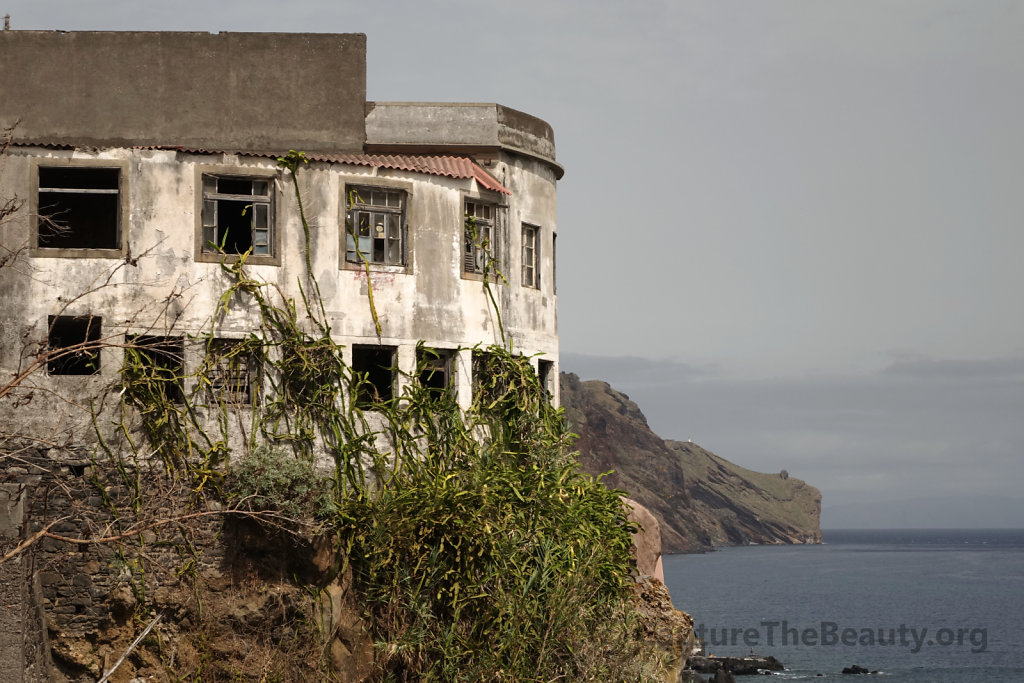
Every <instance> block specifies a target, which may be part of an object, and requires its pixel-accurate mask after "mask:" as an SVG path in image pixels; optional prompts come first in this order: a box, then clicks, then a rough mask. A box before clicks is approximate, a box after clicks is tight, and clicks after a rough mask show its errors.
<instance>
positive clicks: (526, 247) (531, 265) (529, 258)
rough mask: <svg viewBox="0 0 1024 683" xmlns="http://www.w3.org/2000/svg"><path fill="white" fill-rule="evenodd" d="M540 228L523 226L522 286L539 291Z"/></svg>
mask: <svg viewBox="0 0 1024 683" xmlns="http://www.w3.org/2000/svg"><path fill="white" fill-rule="evenodd" d="M539 237H540V228H538V227H537V226H535V225H523V286H524V287H533V288H535V289H540V241H539V239H538V238H539Z"/></svg>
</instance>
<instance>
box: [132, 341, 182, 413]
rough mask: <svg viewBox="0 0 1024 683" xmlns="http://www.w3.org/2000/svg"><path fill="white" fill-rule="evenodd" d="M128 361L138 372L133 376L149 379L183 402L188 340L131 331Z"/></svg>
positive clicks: (171, 398) (156, 387) (154, 386)
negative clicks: (186, 344)
mask: <svg viewBox="0 0 1024 683" xmlns="http://www.w3.org/2000/svg"><path fill="white" fill-rule="evenodd" d="M127 342H128V348H127V349H125V353H126V354H127V355H128V357H127V358H126V362H127V363H129V364H130V367H131V370H132V371H133V372H134V373H136V374H135V376H134V377H132V380H134V381H137V382H147V383H148V384H149V386H150V388H151V389H152V390H153V391H156V392H160V393H162V394H163V395H164V397H166V398H167V399H168V400H169V401H173V402H175V403H182V402H183V401H184V388H185V342H184V340H183V339H182V338H181V337H157V336H152V335H145V334H138V335H128V337H127Z"/></svg>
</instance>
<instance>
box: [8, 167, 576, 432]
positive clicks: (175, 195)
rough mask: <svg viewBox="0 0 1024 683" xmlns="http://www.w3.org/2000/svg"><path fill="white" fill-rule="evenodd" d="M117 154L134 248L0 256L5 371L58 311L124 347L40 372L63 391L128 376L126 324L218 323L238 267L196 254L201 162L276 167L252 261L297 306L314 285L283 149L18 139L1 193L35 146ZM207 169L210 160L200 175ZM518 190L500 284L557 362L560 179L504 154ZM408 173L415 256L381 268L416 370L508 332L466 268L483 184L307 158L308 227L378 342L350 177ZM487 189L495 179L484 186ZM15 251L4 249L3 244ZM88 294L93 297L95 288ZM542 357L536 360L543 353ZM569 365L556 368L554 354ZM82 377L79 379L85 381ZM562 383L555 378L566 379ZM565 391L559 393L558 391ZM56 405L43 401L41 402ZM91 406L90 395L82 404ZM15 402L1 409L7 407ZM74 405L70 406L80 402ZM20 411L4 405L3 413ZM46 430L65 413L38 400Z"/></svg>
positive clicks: (334, 303) (146, 329)
mask: <svg viewBox="0 0 1024 683" xmlns="http://www.w3.org/2000/svg"><path fill="white" fill-rule="evenodd" d="M33 156H35V157H44V158H49V159H61V160H67V159H104V160H112V161H124V162H127V163H128V168H129V171H128V173H129V177H128V193H129V198H130V202H129V205H130V215H129V216H128V217H127V220H124V221H123V226H124V229H125V230H126V239H127V244H128V255H127V258H62V257H61V258H46V257H30V256H28V255H27V254H26V253H24V252H23V253H22V254H20V255H19V257H18V258H17V259H16V260H14V261H13V262H12V263H8V265H7V266H5V267H3V268H0V370H2V371H3V372H4V373H5V374H7V375H8V376H9V375H10V373H12V372H17V371H18V369H19V367H24V366H25V364H26V363H27V362H30V360H31V359H30V355H31V354H30V353H28V351H29V350H30V349H28V347H26V346H25V344H27V343H30V342H32V341H33V340H34V341H39V340H43V339H45V335H46V324H47V315H53V314H58V313H59V314H63V315H86V314H91V315H100V316H102V318H103V333H104V336H105V337H109V338H110V340H111V342H112V343H114V344H115V346H114V347H111V348H106V349H104V350H103V357H102V370H101V373H100V374H99V375H97V376H91V377H66V376H64V377H47V376H46V374H45V368H44V370H43V372H41V373H36V375H35V376H34V379H33V381H34V382H35V383H36V384H38V385H39V386H40V387H42V388H43V389H44V390H45V389H53V390H54V391H55V395H57V394H65V393H66V390H67V389H68V387H76V391H77V393H80V394H81V395H83V396H85V395H89V394H91V393H95V391H96V390H99V389H100V388H101V387H102V386H104V385H106V384H111V385H112V386H113V385H114V384H116V379H117V373H118V370H119V368H120V366H121V362H122V357H121V352H120V349H118V348H117V347H116V344H117V343H120V342H121V341H123V338H124V337H123V335H124V334H125V333H150V334H173V335H178V334H187V333H200V332H204V331H206V330H209V329H210V323H211V320H212V316H213V315H214V313H215V311H216V310H217V307H218V300H219V297H220V295H221V293H222V292H223V291H224V289H225V288H226V287H227V285H228V283H229V280H228V277H227V276H226V275H225V274H224V273H223V272H222V267H221V265H220V264H219V263H204V262H199V261H197V259H196V258H195V255H196V243H195V241H196V221H197V216H196V213H197V207H198V206H199V203H198V202H197V193H201V191H202V189H201V187H200V186H198V184H197V177H198V175H197V174H198V173H200V172H201V171H202V169H204V168H209V169H214V168H215V169H217V170H223V169H225V168H231V169H237V171H238V172H239V173H240V174H244V173H247V172H254V173H255V172H260V171H266V170H272V171H275V172H276V173H277V181H276V183H275V184H276V195H275V202H276V209H275V214H276V221H275V230H276V231H277V232H278V240H279V241H278V247H279V257H280V262H279V265H249V266H248V270H249V272H250V274H251V275H252V276H253V277H254V278H256V279H260V280H264V281H266V282H268V283H271V284H272V285H274V286H276V287H278V288H279V289H280V291H281V292H282V293H283V294H284V295H285V296H286V297H289V298H292V299H294V300H296V301H297V302H300V305H301V300H300V289H299V287H300V284H299V283H300V282H301V283H302V285H303V286H309V280H308V277H307V273H306V265H305V257H304V252H305V244H304V236H303V230H302V225H301V222H300V220H299V212H298V206H297V203H296V201H295V193H294V188H293V186H292V184H291V180H290V179H289V178H288V177H287V175H286V174H285V173H284V172H280V171H277V169H276V164H275V162H274V161H273V160H272V159H264V158H254V157H245V156H241V157H238V156H233V155H226V154H214V155H198V154H188V153H184V152H176V151H171V150H144V149H122V148H117V149H104V150H98V151H77V150H76V151H71V150H50V149H42V148H27V147H23V148H14V149H12V151H11V152H10V155H9V157H8V158H7V160H6V162H5V163H4V165H3V167H2V171H3V172H2V174H0V197H10V196H15V195H17V196H19V197H23V198H25V197H27V196H28V195H29V193H30V192H31V191H32V188H31V187H29V185H30V182H29V177H30V172H29V169H30V165H31V164H30V158H31V157H33ZM197 168H198V169H199V170H198V171H197ZM489 170H490V171H491V172H492V173H493V174H494V175H495V176H496V177H497V178H498V179H499V180H500V181H502V182H503V183H504V185H505V186H506V187H507V188H509V189H510V190H511V191H512V195H511V196H509V197H500V196H498V195H497V194H492V195H488V196H489V197H492V198H494V199H499V200H501V201H506V202H507V203H508V210H507V216H506V218H507V220H506V221H505V228H506V230H507V234H506V235H505V241H506V244H505V254H506V258H505V268H504V269H505V271H506V272H505V275H506V277H507V280H508V284H507V286H506V285H504V284H501V283H492V287H494V288H495V291H496V293H497V295H498V296H497V298H498V301H499V305H500V307H501V315H502V318H503V322H504V325H505V330H506V333H507V334H508V335H509V336H510V338H511V339H512V342H513V346H514V349H515V350H517V351H520V352H522V353H525V354H528V355H534V354H543V356H542V357H544V358H546V359H549V360H552V361H555V362H557V357H558V337H557V312H556V304H557V297H556V296H555V294H554V292H553V291H552V254H551V249H550V245H551V235H552V234H553V233H554V232H555V231H556V229H557V226H556V204H555V179H554V175H553V172H552V171H551V170H550V168H549V167H548V166H545V165H544V164H542V163H539V162H537V161H533V160H530V159H527V158H525V157H518V156H516V155H512V154H503V155H502V157H501V158H500V159H496V160H495V161H494V163H492V165H491V167H490V169H489ZM347 182H348V183H357V184H364V185H373V184H374V183H375V182H390V183H399V184H400V185H401V186H403V187H405V188H406V189H407V190H408V205H407V225H408V230H407V238H408V265H407V268H406V269H405V272H395V270H399V271H401V269H393V268H392V269H376V270H373V271H372V272H371V274H370V284H371V285H372V289H373V294H374V300H375V304H376V307H377V311H378V314H379V318H380V321H381V326H382V335H381V338H380V342H381V343H383V344H386V345H392V346H396V347H398V349H399V356H398V358H399V361H400V364H401V365H402V367H403V369H404V370H407V371H411V370H412V369H413V366H414V362H415V354H414V352H413V349H414V348H415V344H416V342H417V341H418V340H423V341H424V342H426V343H427V344H428V345H430V346H436V347H443V348H456V347H462V348H466V347H472V346H474V345H476V344H490V343H495V342H497V341H499V340H500V335H499V334H498V330H497V326H496V324H495V318H494V315H493V310H492V309H491V306H490V303H489V302H488V299H487V296H486V293H485V291H484V288H483V283H482V282H481V281H480V280H472V279H464V278H463V277H462V272H461V268H462V239H463V237H462V234H463V224H464V223H463V200H464V197H465V196H466V195H467V194H470V195H473V194H480V193H481V191H480V189H479V188H477V187H476V186H475V182H474V181H472V180H463V179H453V178H447V177H440V176H432V175H426V174H418V173H411V172H402V171H387V170H380V171H379V172H378V171H376V170H375V169H372V168H368V167H360V166H346V165H330V164H325V163H310V164H309V165H308V166H304V167H302V168H301V170H300V171H299V183H300V188H301V190H302V195H303V202H304V206H305V211H306V216H307V219H308V222H309V224H310V232H311V260H312V267H313V272H314V273H315V275H316V278H317V280H318V282H319V285H320V290H321V293H322V295H323V300H324V306H325V309H326V311H327V317H328V321H329V322H330V324H331V326H332V332H333V334H334V336H335V337H336V340H337V341H338V342H339V343H341V344H345V345H351V344H359V343H377V341H378V338H377V335H376V333H375V331H374V326H373V320H372V318H371V316H370V310H369V303H368V298H367V293H368V289H367V277H366V274H365V273H364V272H362V271H360V270H355V269H348V268H346V267H344V262H343V260H344V254H343V247H342V244H343V241H342V235H343V230H344V228H343V226H344V208H345V207H344V202H345V200H344V192H345V184H346V183H347ZM484 194H486V191H484ZM26 213H27V212H26V211H24V210H23V211H22V212H21V215H19V216H16V217H15V220H11V221H8V222H6V223H5V224H4V225H2V226H0V245H3V246H5V247H8V248H9V249H14V248H15V247H16V246H17V245H19V244H22V243H25V242H26V241H28V239H29V237H30V235H31V223H30V221H29V219H28V217H27V216H26V215H25V214H26ZM522 222H528V223H531V224H534V225H538V226H540V227H541V230H542V235H541V244H542V248H541V256H542V266H541V282H542V287H541V289H540V290H536V289H532V288H526V287H522V286H521V283H520V254H521V239H520V238H521V232H520V226H521V223H522ZM0 258H3V253H0ZM83 293H85V294H84V295H83ZM257 315H258V311H256V310H255V309H254V307H252V306H249V305H247V303H246V302H245V301H233V302H231V303H230V310H229V313H228V314H227V315H225V316H223V318H222V319H219V320H218V322H217V325H216V326H215V332H216V333H217V334H218V335H222V336H228V337H232V336H242V335H243V334H245V333H246V332H247V331H249V330H251V329H253V328H254V326H255V325H256V322H257ZM460 361H462V362H461V363H460V364H459V365H460V367H459V368H458V372H457V375H458V378H459V389H460V401H461V402H462V403H463V404H464V405H465V404H468V401H469V391H470V389H471V387H470V383H469V382H470V380H469V362H468V361H469V356H468V353H464V354H461V355H460ZM534 362H535V363H536V361H534ZM556 371H557V366H556ZM79 385H80V387H79ZM555 387H556V389H555V390H556V391H557V382H555ZM556 400H557V397H556ZM39 401H40V403H41V404H42V403H43V399H42V398H40V399H39ZM78 409H81V407H78ZM2 410H6V408H4V407H3V406H0V411H2ZM69 410H73V409H69ZM2 419H9V415H8V416H6V417H5V415H4V414H3V412H0V420H2ZM33 419H35V420H37V421H38V422H39V425H38V426H39V427H40V428H44V429H45V428H46V425H48V424H49V423H51V422H52V421H54V420H56V419H58V417H57V415H56V413H48V412H47V411H45V410H44V411H40V412H39V414H38V415H36V416H35V417H34V418H33Z"/></svg>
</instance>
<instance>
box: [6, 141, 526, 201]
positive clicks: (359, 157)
mask: <svg viewBox="0 0 1024 683" xmlns="http://www.w3.org/2000/svg"><path fill="white" fill-rule="evenodd" d="M14 144H15V145H16V146H26V147H28V146H38V147H50V148H74V147H75V145H73V144H68V143H54V142H36V141H18V142H15V143H14ZM134 149H167V150H175V151H178V152H185V153H187V154H222V153H228V154H239V155H243V156H253V157H266V158H271V159H273V158H277V157H278V156H281V154H275V153H270V152H234V151H230V150H214V149H197V148H190V147H182V146H180V145H179V146H176V145H138V146H136V147H134ZM306 156H307V157H308V158H309V159H310V160H311V161H326V162H329V163H336V164H352V165H355V166H370V167H372V168H389V169H394V170H397V171H414V172H416V173H427V174H429V175H438V176H445V177H448V178H465V179H469V178H472V179H474V180H476V182H477V183H478V184H479V185H480V186H481V187H484V188H486V189H488V190H493V191H495V192H501V193H503V194H512V193H511V192H510V191H509V190H508V189H506V188H505V186H504V185H502V184H501V183H500V182H498V180H497V179H496V178H495V177H494V176H492V175H491V174H490V173H488V172H487V171H485V170H484V169H483V168H482V167H481V166H480V165H479V164H477V163H476V162H475V161H473V160H472V159H470V158H469V157H458V156H448V155H409V154H316V153H310V154H307V155H306Z"/></svg>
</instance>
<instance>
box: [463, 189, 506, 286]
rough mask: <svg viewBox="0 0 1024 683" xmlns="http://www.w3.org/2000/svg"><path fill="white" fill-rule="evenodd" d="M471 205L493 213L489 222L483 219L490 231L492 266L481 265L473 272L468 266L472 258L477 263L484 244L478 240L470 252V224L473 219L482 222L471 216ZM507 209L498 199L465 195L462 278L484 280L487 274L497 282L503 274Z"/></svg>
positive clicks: (488, 242)
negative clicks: (503, 216) (505, 210)
mask: <svg viewBox="0 0 1024 683" xmlns="http://www.w3.org/2000/svg"><path fill="white" fill-rule="evenodd" d="M470 204H473V205H480V206H487V207H490V209H491V212H492V213H491V218H490V219H489V220H488V219H486V218H484V219H482V220H483V221H485V223H484V225H486V226H487V227H489V229H490V236H489V237H488V238H487V244H488V246H489V249H488V250H487V253H488V255H489V257H490V260H491V261H492V264H491V265H490V266H486V265H480V266H477V267H474V268H473V269H472V270H470V269H468V268H467V267H466V266H467V265H468V264H469V262H470V259H471V258H472V259H473V261H474V262H476V261H477V258H478V256H479V253H480V249H481V245H482V244H483V242H482V241H480V240H479V239H478V240H477V242H476V243H474V249H472V250H470V248H469V246H470V234H469V225H468V223H469V221H470V219H471V218H472V219H476V220H477V221H480V220H481V218H480V217H479V216H470V214H469V205H470ZM505 208H506V207H505V206H504V205H503V204H502V203H501V202H500V201H499V200H497V199H492V198H489V197H485V196H481V195H476V194H469V193H465V194H463V196H462V229H461V230H460V233H461V242H462V249H460V261H461V263H460V265H459V270H460V271H461V273H462V277H463V278H464V279H467V280H483V278H484V273H485V272H486V273H487V275H488V277H489V278H491V279H495V280H496V279H497V278H498V273H500V272H501V267H502V263H503V260H502V257H503V255H504V254H503V252H504V250H503V249H502V246H504V240H505V233H504V230H503V229H502V223H503V221H502V209H505Z"/></svg>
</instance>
